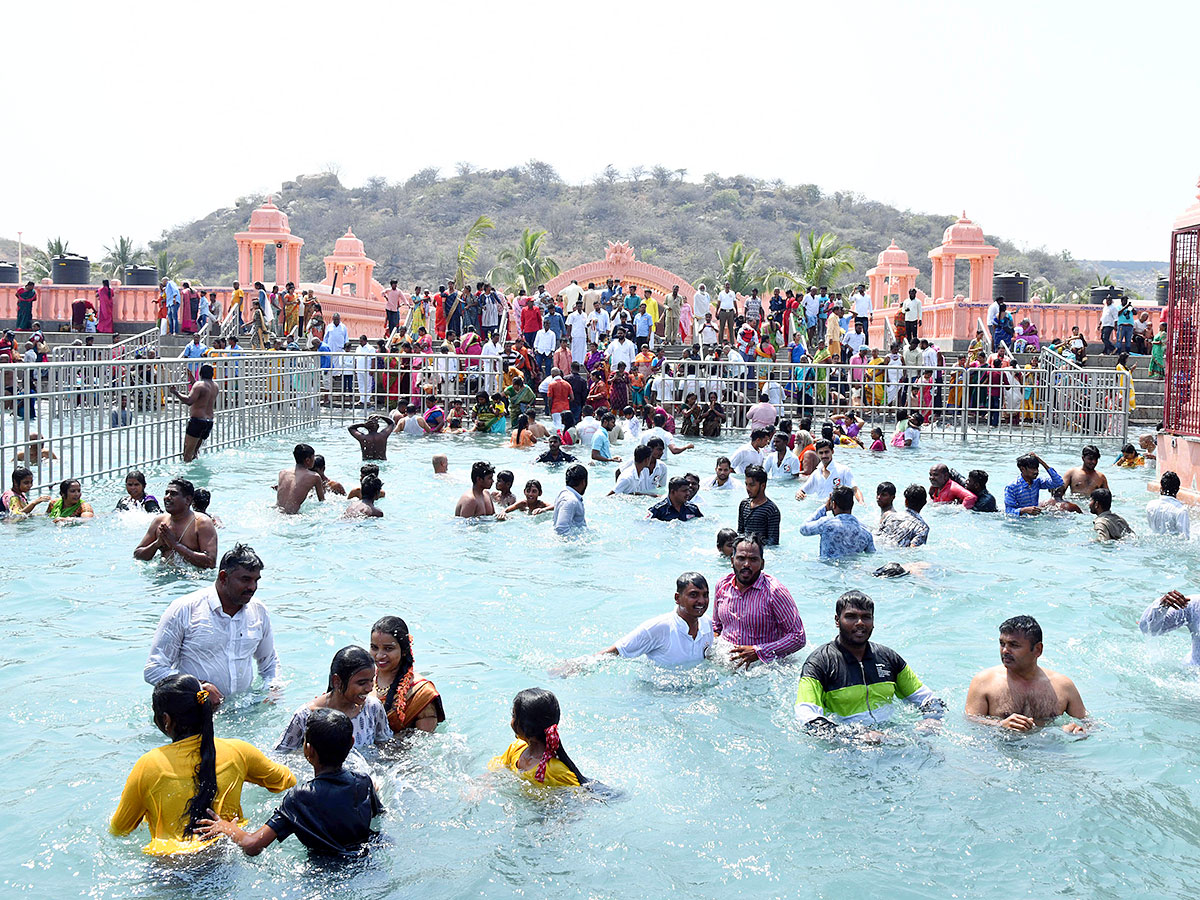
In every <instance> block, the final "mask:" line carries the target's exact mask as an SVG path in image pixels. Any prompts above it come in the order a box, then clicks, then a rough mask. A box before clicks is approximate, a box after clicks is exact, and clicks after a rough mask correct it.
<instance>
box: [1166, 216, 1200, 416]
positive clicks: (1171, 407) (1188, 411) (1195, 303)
mask: <svg viewBox="0 0 1200 900" xmlns="http://www.w3.org/2000/svg"><path fill="white" fill-rule="evenodd" d="M1196 199H1197V204H1196V206H1193V207H1192V208H1191V209H1189V210H1188V211H1187V212H1186V213H1184V215H1183V216H1181V217H1180V218H1179V219H1178V220H1177V221H1176V222H1175V229H1174V230H1173V231H1172V232H1171V272H1170V288H1169V292H1168V295H1167V353H1166V363H1167V383H1166V399H1165V401H1164V404H1163V426H1164V428H1165V429H1166V430H1167V431H1169V432H1170V433H1172V434H1176V435H1190V436H1200V380H1198V379H1197V377H1196V376H1197V368H1198V367H1200V332H1198V331H1197V325H1198V324H1200V215H1196V214H1195V213H1196V211H1198V210H1200V195H1197V198H1196Z"/></svg>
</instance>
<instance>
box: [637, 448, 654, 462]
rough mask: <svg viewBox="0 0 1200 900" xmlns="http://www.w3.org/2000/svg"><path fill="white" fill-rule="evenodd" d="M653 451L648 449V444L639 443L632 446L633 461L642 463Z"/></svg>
mask: <svg viewBox="0 0 1200 900" xmlns="http://www.w3.org/2000/svg"><path fill="white" fill-rule="evenodd" d="M653 452H654V451H652V450H651V449H650V447H649V445H647V444H641V445H639V446H637V447H634V448H633V461H634V462H640V463H644V462H645V461H646V460H648V459H649V458H650V457H651V456H652V455H653Z"/></svg>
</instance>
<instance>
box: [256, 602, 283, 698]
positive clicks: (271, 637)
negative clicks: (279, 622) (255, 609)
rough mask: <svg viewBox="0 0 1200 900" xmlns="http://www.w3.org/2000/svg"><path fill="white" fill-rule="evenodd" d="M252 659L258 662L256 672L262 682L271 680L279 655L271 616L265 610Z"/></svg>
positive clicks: (276, 667) (273, 676) (268, 682)
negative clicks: (259, 638) (260, 637)
mask: <svg viewBox="0 0 1200 900" xmlns="http://www.w3.org/2000/svg"><path fill="white" fill-rule="evenodd" d="M254 659H255V662H257V663H258V674H259V675H260V676H262V680H263V684H264V685H267V684H270V683H271V682H273V681H274V680H275V675H276V672H277V671H278V669H279V656H278V655H277V654H276V653H275V632H274V631H273V630H272V629H271V618H270V616H268V615H267V614H266V611H265V610H264V612H263V617H262V639H261V640H260V641H259V642H258V647H257V648H256V649H255V651H254Z"/></svg>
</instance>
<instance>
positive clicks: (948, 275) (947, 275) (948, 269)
mask: <svg viewBox="0 0 1200 900" xmlns="http://www.w3.org/2000/svg"><path fill="white" fill-rule="evenodd" d="M956 260H957V257H955V256H954V255H953V254H947V255H946V256H943V257H942V294H941V297H940V298H939V299H945V300H951V299H953V298H954V263H955V262H956Z"/></svg>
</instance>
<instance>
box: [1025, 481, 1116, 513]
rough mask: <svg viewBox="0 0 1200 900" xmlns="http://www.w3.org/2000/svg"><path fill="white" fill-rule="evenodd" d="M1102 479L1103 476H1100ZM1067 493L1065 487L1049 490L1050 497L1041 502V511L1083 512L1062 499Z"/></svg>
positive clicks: (1074, 504)
mask: <svg viewBox="0 0 1200 900" xmlns="http://www.w3.org/2000/svg"><path fill="white" fill-rule="evenodd" d="M1101 477H1102V478H1103V477H1104V476H1101ZM1066 493H1067V486H1066V485H1065V484H1060V485H1059V486H1058V487H1056V488H1051V489H1050V496H1049V497H1048V498H1046V499H1045V500H1043V501H1042V502H1041V504H1040V505H1041V507H1042V509H1044V510H1046V512H1066V513H1081V512H1083V510H1082V509H1081V508H1080V506H1079V504H1078V503H1072V502H1071V501H1070V500H1066V499H1064V498H1065V497H1066Z"/></svg>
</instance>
